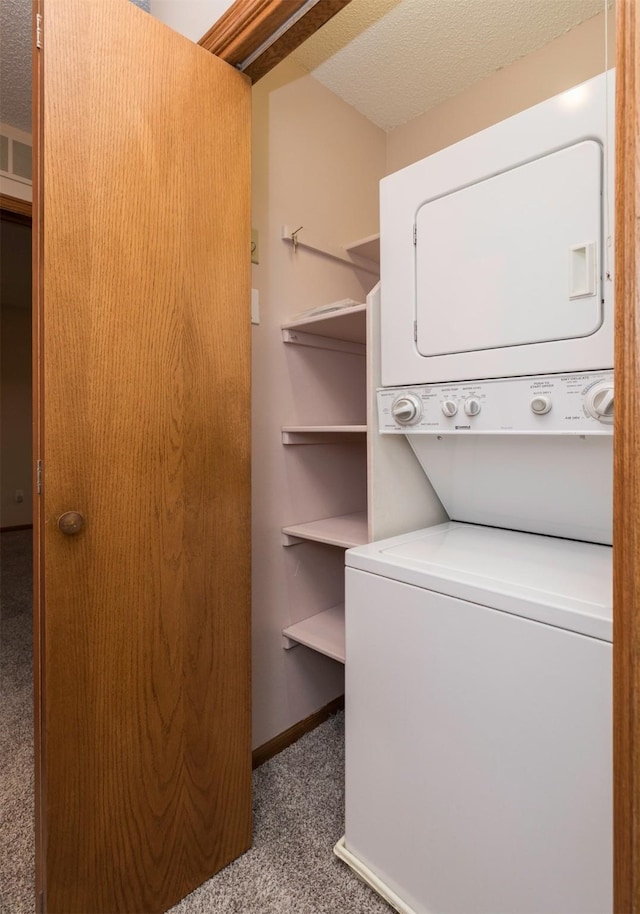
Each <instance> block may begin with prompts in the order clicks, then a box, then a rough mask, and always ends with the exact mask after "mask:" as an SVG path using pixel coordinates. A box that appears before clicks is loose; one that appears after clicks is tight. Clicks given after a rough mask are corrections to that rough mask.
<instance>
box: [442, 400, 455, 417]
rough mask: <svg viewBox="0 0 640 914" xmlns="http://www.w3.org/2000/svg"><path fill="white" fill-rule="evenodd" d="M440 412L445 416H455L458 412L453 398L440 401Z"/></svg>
mask: <svg viewBox="0 0 640 914" xmlns="http://www.w3.org/2000/svg"><path fill="white" fill-rule="evenodd" d="M441 405H442V412H443V413H444V414H445V416H449V417H451V416H455V414H456V413H457V412H458V404H457V403H456V401H455V400H443V402H442V404H441Z"/></svg>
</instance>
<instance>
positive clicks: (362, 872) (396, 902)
mask: <svg viewBox="0 0 640 914" xmlns="http://www.w3.org/2000/svg"><path fill="white" fill-rule="evenodd" d="M333 853H334V854H335V855H336V857H339V858H340V860H343V861H344V862H345V863H346V864H347V866H348V867H350V868H351V869H352V870H353V872H354V873H355V874H356V876H359V877H360V879H362V881H363V882H366V884H367V885H368V886H369V887H370V888H372V889H373V891H374V892H377V893H378V895H380V897H381V898H384V900H385V901H386V902H387V904H390V905H391V907H392V908H394V910H396V911H398V914H417V911H415V910H414V909H413V908H410V907H409V905H408V904H406V902H404V901H403V900H402V899H401V898H399V897H398V896H397V895H396V893H395V892H394V891H393V890H392V889H390V888H389V886H388V885H385V883H384V882H383V881H382V880H381V879H380V878H379V877H378V876H376V875H375V873H373V872H372V871H371V870H370V869H369V867H368V866H365V864H364V863H362V861H361V860H358V858H357V857H356V856H355V855H354V854H352V853H351V851H350V850H347V848H346V846H345V839H344V836H343V837H342V838H340V840H339V841H338V843H337V844H336V845H335V847H334V848H333Z"/></svg>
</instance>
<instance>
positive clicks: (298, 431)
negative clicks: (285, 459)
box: [282, 425, 367, 444]
mask: <svg viewBox="0 0 640 914" xmlns="http://www.w3.org/2000/svg"><path fill="white" fill-rule="evenodd" d="M366 433H367V426H366V425H288V426H285V428H283V429H282V443H283V444H350V443H352V442H355V441H362V436H363V435H366Z"/></svg>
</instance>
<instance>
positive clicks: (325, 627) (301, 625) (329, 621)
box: [282, 603, 345, 663]
mask: <svg viewBox="0 0 640 914" xmlns="http://www.w3.org/2000/svg"><path fill="white" fill-rule="evenodd" d="M282 634H283V636H284V638H285V644H284V646H285V649H286V650H289V649H290V648H292V647H295V646H296V644H304V646H305V647H310V648H312V649H313V650H314V651H318V653H320V654H325V655H326V656H327V657H331V658H332V660H338V661H339V662H340V663H344V655H345V650H344V603H338V605H337V606H331V607H330V608H329V609H325V610H324V611H323V612H319V613H316V614H315V615H314V616H310V617H309V618H308V619H303V620H302V621H301V622H296V623H295V624H294V625H289V626H288V627H287V628H285V629H284V630H283V632H282Z"/></svg>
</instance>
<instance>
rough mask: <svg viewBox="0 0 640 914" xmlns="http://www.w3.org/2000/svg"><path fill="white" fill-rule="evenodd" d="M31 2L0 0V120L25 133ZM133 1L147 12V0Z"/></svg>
mask: <svg viewBox="0 0 640 914" xmlns="http://www.w3.org/2000/svg"><path fill="white" fill-rule="evenodd" d="M96 2H101V0H96ZM31 3H32V0H0V123H2V124H10V125H11V126H12V127H17V128H18V129H19V130H26V132H27V133H31ZM132 3H135V4H136V6H139V7H141V8H142V9H146V10H147V12H149V0H132Z"/></svg>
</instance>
